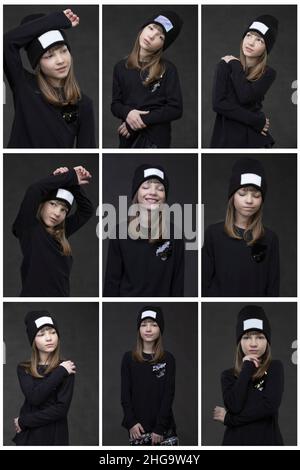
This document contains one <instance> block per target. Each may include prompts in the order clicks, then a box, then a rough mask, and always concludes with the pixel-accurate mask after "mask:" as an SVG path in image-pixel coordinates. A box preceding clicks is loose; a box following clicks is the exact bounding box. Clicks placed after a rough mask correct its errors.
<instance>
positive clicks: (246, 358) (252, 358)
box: [243, 354, 260, 369]
mask: <svg viewBox="0 0 300 470" xmlns="http://www.w3.org/2000/svg"><path fill="white" fill-rule="evenodd" d="M245 361H250V362H253V363H254V365H255V367H256V368H257V369H258V367H259V365H260V359H259V358H258V357H257V356H255V355H254V354H248V356H244V357H243V362H245Z"/></svg>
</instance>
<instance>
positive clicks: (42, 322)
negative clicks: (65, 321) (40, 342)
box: [34, 317, 54, 328]
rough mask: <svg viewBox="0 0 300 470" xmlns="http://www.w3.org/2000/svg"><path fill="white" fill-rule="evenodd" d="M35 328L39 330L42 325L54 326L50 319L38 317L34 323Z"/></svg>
mask: <svg viewBox="0 0 300 470" xmlns="http://www.w3.org/2000/svg"><path fill="white" fill-rule="evenodd" d="M34 323H35V325H36V327H37V328H41V326H43V325H54V323H53V320H52V318H51V317H40V318H37V319H36V320H35V321H34Z"/></svg>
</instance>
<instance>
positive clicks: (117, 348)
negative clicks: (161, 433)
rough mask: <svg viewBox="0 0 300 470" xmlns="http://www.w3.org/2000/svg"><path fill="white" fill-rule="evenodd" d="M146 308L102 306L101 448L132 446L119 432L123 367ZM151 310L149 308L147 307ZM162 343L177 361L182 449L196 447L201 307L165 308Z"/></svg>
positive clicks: (181, 304) (176, 413)
mask: <svg viewBox="0 0 300 470" xmlns="http://www.w3.org/2000/svg"><path fill="white" fill-rule="evenodd" d="M145 305H147V304H145V303H141V302H136V303H133V302H126V303H117V302H114V303H113V302H112V303H110V302H109V303H108V302H106V303H105V304H103V389H102V390H103V414H102V417H103V445H125V446H126V445H128V433H127V430H126V429H125V428H123V427H122V426H121V422H122V419H123V410H122V407H121V361H122V357H123V354H124V353H125V352H126V351H130V350H132V348H134V346H135V343H136V334H137V327H136V318H137V315H138V311H139V309H140V308H142V307H144V306H145ZM148 305H149V304H148ZM151 305H153V306H154V305H159V306H160V307H161V308H162V310H163V314H164V318H165V330H164V335H163V343H164V348H165V350H167V351H169V352H171V353H172V354H173V355H174V357H175V360H176V390H175V400H174V404H173V413H174V418H175V422H176V425H177V434H178V437H179V445H183V446H185V445H189V446H191V445H194V446H195V445H198V437H197V434H198V433H197V428H198V418H197V416H198V410H197V404H198V399H197V396H198V393H197V380H198V379H197V368H198V365H197V356H198V354H197V339H198V334H197V329H198V326H197V325H198V321H197V320H198V318H197V317H198V315H197V308H198V307H197V303H191V302H189V303H187V302H178V303H176V304H175V303H171V302H164V303H163V304H158V303H151Z"/></svg>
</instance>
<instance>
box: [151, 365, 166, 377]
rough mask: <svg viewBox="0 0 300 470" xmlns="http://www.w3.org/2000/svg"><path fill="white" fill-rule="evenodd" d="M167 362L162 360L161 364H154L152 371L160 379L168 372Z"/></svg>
mask: <svg viewBox="0 0 300 470" xmlns="http://www.w3.org/2000/svg"><path fill="white" fill-rule="evenodd" d="M166 365H167V364H166V362H161V363H159V364H154V365H153V366H152V372H154V374H155V375H156V377H157V378H158V379H160V378H161V377H163V376H164V375H165V373H166Z"/></svg>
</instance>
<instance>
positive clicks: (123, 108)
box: [111, 63, 134, 121]
mask: <svg viewBox="0 0 300 470" xmlns="http://www.w3.org/2000/svg"><path fill="white" fill-rule="evenodd" d="M121 65H123V63H118V64H116V65H115V67H114V71H113V87H112V103H111V112H112V114H113V115H114V116H115V117H117V118H120V119H122V120H123V121H126V117H127V114H128V113H129V112H130V111H131V110H132V109H134V107H131V106H128V105H125V104H124V94H123V86H122V79H121V74H120V67H121ZM123 66H124V65H123Z"/></svg>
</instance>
